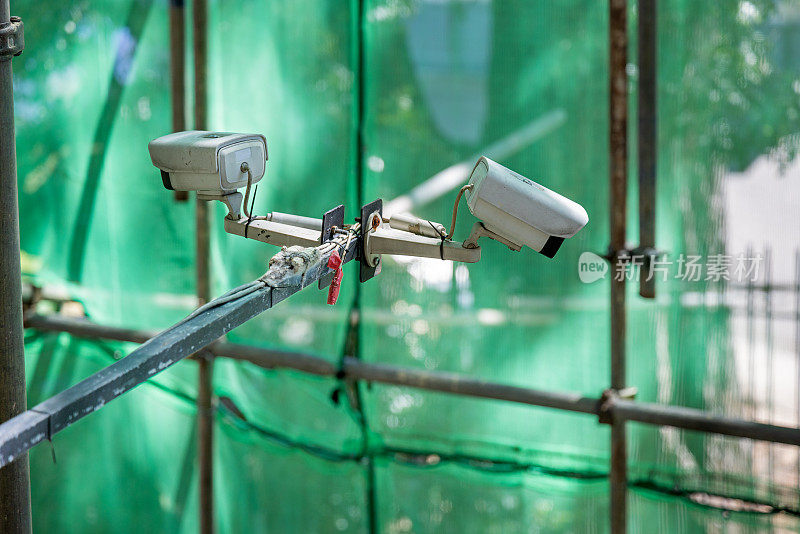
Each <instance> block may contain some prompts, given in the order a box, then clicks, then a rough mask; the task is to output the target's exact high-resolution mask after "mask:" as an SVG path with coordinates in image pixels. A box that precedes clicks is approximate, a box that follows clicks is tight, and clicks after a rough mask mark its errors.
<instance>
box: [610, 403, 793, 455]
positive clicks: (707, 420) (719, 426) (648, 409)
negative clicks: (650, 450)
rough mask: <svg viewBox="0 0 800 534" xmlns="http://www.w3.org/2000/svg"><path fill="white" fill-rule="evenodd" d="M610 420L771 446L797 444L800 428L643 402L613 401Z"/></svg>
mask: <svg viewBox="0 0 800 534" xmlns="http://www.w3.org/2000/svg"><path fill="white" fill-rule="evenodd" d="M613 404H614V406H613V408H612V412H613V417H614V418H617V419H624V420H628V421H636V422H639V423H648V424H651V425H660V426H674V427H677V428H682V429H684V430H696V431H698V432H708V433H711V434H723V435H725V436H735V437H739V438H750V439H758V440H762V441H771V442H774V443H786V444H789V445H800V428H793V427H785V426H777V425H768V424H764V423H757V422H755V421H745V420H743V419H735V418H732V417H723V416H720V415H716V414H712V413H709V412H704V411H701V410H695V409H692V408H684V407H681V406H665V405H663V404H652V403H646V402H635V401H629V400H616V401H614V403H613Z"/></svg>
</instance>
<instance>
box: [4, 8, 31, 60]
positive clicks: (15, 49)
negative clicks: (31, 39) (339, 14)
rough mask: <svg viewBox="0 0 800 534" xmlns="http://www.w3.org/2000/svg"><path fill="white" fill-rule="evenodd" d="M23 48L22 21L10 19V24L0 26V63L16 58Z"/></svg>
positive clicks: (17, 18) (15, 18)
mask: <svg viewBox="0 0 800 534" xmlns="http://www.w3.org/2000/svg"><path fill="white" fill-rule="evenodd" d="M24 48H25V32H24V28H23V24H22V19H21V18H19V17H11V21H10V22H4V23H2V24H0V61H5V60H7V59H11V58H12V57H14V56H18V55H20V54H21V53H22V50H23V49H24Z"/></svg>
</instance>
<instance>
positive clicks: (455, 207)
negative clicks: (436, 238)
mask: <svg viewBox="0 0 800 534" xmlns="http://www.w3.org/2000/svg"><path fill="white" fill-rule="evenodd" d="M468 189H472V184H467V185H465V186H464V187H462V188H461V189H460V190H459V191H458V195H456V202H455V204H453V219H452V220H451V221H450V231H449V232H448V233H447V239H452V238H453V234H454V233H455V231H456V216H457V215H458V203H459V201H461V195H463V194H464V191H467V190H468Z"/></svg>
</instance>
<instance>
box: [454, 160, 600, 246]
mask: <svg viewBox="0 0 800 534" xmlns="http://www.w3.org/2000/svg"><path fill="white" fill-rule="evenodd" d="M469 185H471V186H472V187H471V188H470V189H469V190H468V191H467V192H466V194H467V205H468V206H469V210H470V211H471V212H472V214H473V215H475V217H477V218H478V219H480V220H481V221H482V224H481V223H476V226H475V228H474V229H473V235H472V236H471V237H470V239H468V240H467V241H465V246H467V247H469V246H475V245H476V241H477V238H478V237H480V236H481V235H485V236H488V237H491V238H494V239H497V240H498V241H501V242H503V243H505V244H506V245H508V246H509V247H511V248H512V249H514V250H519V249H520V248H521V247H522V246H523V245H524V246H527V247H530V248H532V249H533V250H535V251H537V252H539V253H541V254H544V255H545V256H547V257H548V258H552V257H553V256H555V254H556V252H558V249H559V247H560V246H561V243H562V242H563V241H564V239H566V238H568V237H572V236H574V235H575V234H576V233H577V232H578V230H580V229H581V228H583V227H584V226H586V223H587V222H589V216H588V215H587V214H586V210H585V209H583V207H582V206H581V205H580V204H577V203H575V202H573V201H571V200H570V199H568V198H565V197H563V196H561V195H559V194H558V193H555V192H553V191H550V190H549V189H547V188H546V187H543V186H541V185H539V184H537V183H536V182H533V181H531V180H529V179H527V178H525V177H524V176H521V175H519V174H517V173H516V172H514V171H512V170H511V169H507V168H505V167H503V166H502V165H500V164H499V163H496V162H494V161H492V160H490V159H489V158H486V157H482V158H481V159H479V160H478V163H476V164H475V168H474V169H472V174H471V175H470V178H469ZM478 225H481V227H479V226H478Z"/></svg>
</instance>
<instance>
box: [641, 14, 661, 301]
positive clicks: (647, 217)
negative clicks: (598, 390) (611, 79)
mask: <svg viewBox="0 0 800 534" xmlns="http://www.w3.org/2000/svg"><path fill="white" fill-rule="evenodd" d="M656 9H657V0H639V3H638V12H639V22H638V39H637V47H638V48H637V50H638V52H637V56H638V63H639V84H638V88H639V92H638V99H637V105H638V110H637V119H638V125H639V128H638V154H639V249H640V250H642V251H643V252H644V254H645V263H644V268H643V269H642V271H643V272H649V267H650V262H651V261H652V260H653V259H654V258H653V257H652V256H651V255H650V254H651V253H652V252H654V251H655V246H656V245H655V243H656V225H655V218H656V155H657V153H658V145H657V142H658V139H657V134H656V114H657V112H656V109H657V108H656V105H657V104H656V79H657V74H656V35H657V29H656V28H657V24H656ZM639 295H641V296H642V297H644V298H649V299H652V298H655V297H656V280H655V277H653V278H651V279H649V280H648V277H647V276H640V277H639Z"/></svg>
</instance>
